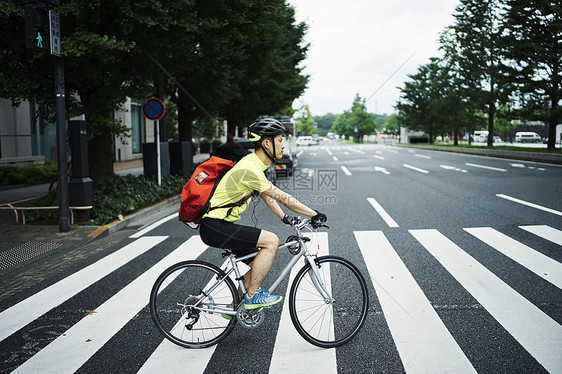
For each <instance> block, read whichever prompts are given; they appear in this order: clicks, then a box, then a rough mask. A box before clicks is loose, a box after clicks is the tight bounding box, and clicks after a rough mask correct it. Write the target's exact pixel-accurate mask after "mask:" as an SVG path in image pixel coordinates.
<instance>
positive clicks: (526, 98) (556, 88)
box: [503, 0, 562, 149]
mask: <svg viewBox="0 0 562 374" xmlns="http://www.w3.org/2000/svg"><path fill="white" fill-rule="evenodd" d="M507 5H508V11H507V14H506V17H505V20H504V27H505V29H504V44H505V48H504V50H503V52H504V53H503V55H504V57H505V58H507V59H509V60H510V61H512V62H513V65H514V67H515V74H514V77H515V79H516V83H518V86H519V89H520V95H521V96H520V99H521V101H522V103H523V107H522V108H521V110H520V111H519V114H520V115H522V116H523V117H526V118H528V119H530V120H540V121H543V122H545V123H547V124H548V126H549V127H548V148H550V149H554V147H555V140H556V139H555V135H556V125H558V124H559V123H562V108H561V106H560V101H561V100H562V45H561V42H560V41H561V40H562V3H561V2H560V1H550V0H525V1H522V0H507Z"/></svg>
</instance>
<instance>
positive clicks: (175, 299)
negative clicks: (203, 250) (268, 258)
mask: <svg viewBox="0 0 562 374" xmlns="http://www.w3.org/2000/svg"><path fill="white" fill-rule="evenodd" d="M223 277H225V274H224V272H223V271H222V270H221V269H220V268H218V267H216V266H215V265H213V264H209V263H207V262H202V261H184V262H180V263H178V264H175V265H173V266H171V267H170V268H168V269H167V270H165V271H164V272H163V273H162V274H161V275H160V276H159V277H158V279H157V280H156V282H155V283H154V286H153V287H152V291H151V293H150V314H151V315H152V320H153V321H154V324H155V325H156V327H157V328H158V330H159V331H160V332H161V333H162V334H163V335H164V336H165V337H166V338H167V339H168V340H170V341H171V342H173V343H175V344H178V345H180V346H182V347H186V348H205V347H209V346H212V345H214V344H217V343H218V342H220V341H221V340H223V339H224V338H226V337H227V336H228V334H229V333H230V332H231V331H232V328H233V327H234V325H235V323H236V318H235V316H232V318H231V319H230V320H228V319H225V318H223V317H222V316H221V311H220V310H219V309H217V308H222V309H224V308H230V305H232V304H233V305H234V308H235V309H234V310H236V307H237V306H238V291H237V290H236V287H235V286H234V283H233V282H232V280H231V279H230V278H228V277H226V278H224V279H223V280H222V281H221V282H220V283H219V284H218V286H217V287H216V288H214V289H211V287H212V286H213V285H215V283H216V282H217V281H218V280H219V279H221V278H223ZM201 309H203V310H201Z"/></svg>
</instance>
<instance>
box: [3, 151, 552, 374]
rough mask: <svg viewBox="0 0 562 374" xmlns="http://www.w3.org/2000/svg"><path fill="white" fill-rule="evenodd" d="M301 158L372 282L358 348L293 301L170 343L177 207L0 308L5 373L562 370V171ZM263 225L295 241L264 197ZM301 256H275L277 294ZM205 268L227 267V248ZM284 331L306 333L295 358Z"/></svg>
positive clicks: (333, 237)
mask: <svg viewBox="0 0 562 374" xmlns="http://www.w3.org/2000/svg"><path fill="white" fill-rule="evenodd" d="M301 151H302V152H301V154H300V155H299V165H298V167H299V169H298V171H297V173H295V175H293V176H292V177H290V178H288V179H282V180H281V179H280V180H278V182H277V184H278V186H279V187H280V188H282V189H284V190H287V191H289V192H290V193H292V194H293V195H294V196H296V197H298V198H299V199H300V200H301V201H303V202H305V203H307V204H308V205H309V206H311V207H313V208H314V209H318V210H319V211H322V212H324V213H326V214H327V215H328V225H329V226H330V229H329V230H324V231H325V232H327V235H328V247H329V252H330V253H331V254H335V255H338V256H343V257H346V258H348V259H349V260H351V261H352V262H353V263H355V264H356V265H357V266H358V268H359V269H360V270H361V272H362V273H363V274H364V276H365V278H366V280H367V283H368V286H369V292H370V298H371V303H370V307H369V314H368V317H367V321H366V323H365V325H364V327H363V329H362V330H361V332H360V333H359V334H358V335H357V336H356V337H355V338H354V339H353V340H352V341H351V342H349V343H348V344H346V345H345V346H343V347H340V348H337V349H328V350H326V349H319V348H316V347H314V346H312V345H310V344H308V343H306V342H305V341H304V340H303V339H302V338H301V337H300V336H299V335H298V334H296V332H294V328H293V326H292V325H290V324H285V323H284V322H282V321H281V312H282V309H283V306H277V307H273V308H271V309H268V310H267V311H266V321H265V323H264V324H263V325H262V326H260V327H258V328H256V329H253V330H252V329H244V328H242V327H239V326H237V327H236V328H235V330H234V332H233V333H232V334H231V335H230V336H229V337H228V338H227V339H226V340H225V341H223V342H222V343H220V344H219V345H217V346H215V347H212V348H209V349H205V350H189V349H184V348H181V347H176V346H174V345H173V344H170V343H168V342H167V341H165V340H163V338H162V337H161V336H160V335H159V333H158V332H157V330H156V328H155V327H154V326H153V324H152V321H151V319H150V313H149V311H148V307H147V303H148V293H149V292H150V288H151V286H152V283H153V282H154V280H155V279H156V277H157V275H158V274H159V273H160V272H161V271H162V268H163V267H167V265H166V264H167V262H170V261H175V259H178V261H179V260H181V259H185V258H188V257H190V256H191V255H192V253H190V247H189V246H188V245H183V246H182V244H183V243H185V242H186V241H187V240H188V239H189V238H191V237H192V236H195V235H197V234H198V232H197V231H194V230H190V229H188V228H186V226H184V225H183V224H181V223H179V222H178V221H177V220H176V219H175V217H173V216H171V215H172V214H173V213H174V212H172V211H170V212H168V213H167V214H168V215H169V217H170V219H169V220H167V221H165V222H161V224H159V225H157V226H156V227H154V228H153V229H151V230H150V231H147V230H143V231H141V228H129V231H130V232H129V233H127V234H130V236H129V235H124V234H125V233H123V232H122V233H121V234H120V235H119V236H118V237H116V238H115V240H114V241H113V242H111V243H110V244H109V245H108V246H107V247H105V248H104V249H103V250H101V249H100V251H99V253H96V254H94V255H92V256H91V257H89V258H88V259H87V260H86V261H84V262H81V263H79V264H77V265H75V266H72V267H71V268H69V269H68V270H66V271H65V272H63V273H60V274H57V275H55V276H53V277H51V278H50V279H48V280H46V281H45V282H42V283H40V284H38V285H37V286H35V287H33V288H32V289H30V290H28V291H27V292H24V293H22V294H21V295H18V296H17V297H15V298H12V299H10V300H7V301H4V302H2V303H1V304H0V310H2V312H1V314H0V321H1V324H2V327H0V352H1V353H0V355H1V357H0V368H1V372H11V371H12V370H14V369H17V370H16V372H23V373H35V372H39V371H41V372H56V373H63V372H75V371H77V372H80V373H100V372H107V373H137V372H148V373H151V372H152V373H153V372H158V373H167V372H186V373H198V372H205V373H222V372H226V371H229V372H241V373H244V372H246V373H273V372H284V373H329V372H337V373H381V372H385V373H395V372H396V373H400V372H405V371H406V372H412V373H414V372H420V373H442V372H452V373H465V372H478V373H490V372H494V373H514V372H518V373H531V372H532V373H541V372H551V373H560V372H562V360H561V359H560V357H562V326H561V324H562V265H561V262H562V251H561V246H562V198H561V197H562V192H561V189H560V182H562V168H561V167H558V166H552V165H545V164H536V163H529V162H520V161H512V160H503V159H493V158H483V157H476V156H468V155H458V154H450V153H440V152H433V151H422V150H411V149H408V148H401V147H390V146H383V145H359V146H347V145H344V144H342V143H339V142H328V143H325V144H324V145H322V146H311V147H304V148H301ZM252 213H254V214H252ZM165 217H167V216H166V215H165ZM252 218H254V219H255V220H257V222H258V225H259V226H260V227H263V228H265V229H268V230H270V231H274V232H276V233H277V234H278V235H279V237H280V238H281V240H282V241H284V239H285V237H286V236H288V235H290V234H291V230H290V228H288V227H285V226H282V225H280V222H279V221H278V219H277V218H275V217H273V216H272V214H271V213H270V212H268V211H267V208H266V207H265V205H264V204H263V203H258V204H256V205H255V208H254V206H251V207H250V208H249V210H248V212H246V215H245V217H244V218H243V222H244V223H246V224H253V219H252ZM170 255H171V256H172V258H170V257H169V256H170ZM290 257H291V255H290V254H289V253H278V255H277V258H276V261H275V263H274V265H273V267H272V269H271V271H270V275H268V278H266V281H265V282H264V283H265V285H266V286H267V285H268V284H270V283H271V282H272V280H273V279H274V278H275V277H276V276H277V275H278V274H279V273H280V272H281V270H282V268H283V266H284V263H286V262H287V261H288V260H289V259H290ZM198 258H199V259H202V260H206V261H210V262H213V263H215V264H217V265H220V264H221V263H222V261H223V260H222V258H221V256H220V255H219V252H218V251H217V250H216V249H207V250H205V251H204V252H203V254H201V255H200V256H199V257H198ZM165 265H166V266H165ZM276 291H277V292H278V293H280V294H285V292H286V291H287V281H285V282H283V283H282V285H281V286H280V287H279V288H278V289H277V290H276ZM279 331H283V332H291V331H293V332H294V339H293V340H291V341H290V344H289V345H290V346H291V348H292V349H290V350H289V351H287V350H283V349H282V348H283V347H282V345H283V344H287V342H281V341H280V338H279V337H278V332H279ZM279 336H280V335H279Z"/></svg>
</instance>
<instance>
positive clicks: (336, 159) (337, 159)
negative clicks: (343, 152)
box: [332, 156, 340, 161]
mask: <svg viewBox="0 0 562 374" xmlns="http://www.w3.org/2000/svg"><path fill="white" fill-rule="evenodd" d="M332 158H333V159H334V161H339V160H340V159H339V158H337V157H336V156H333V157H332Z"/></svg>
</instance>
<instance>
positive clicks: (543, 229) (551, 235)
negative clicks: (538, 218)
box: [519, 225, 562, 245]
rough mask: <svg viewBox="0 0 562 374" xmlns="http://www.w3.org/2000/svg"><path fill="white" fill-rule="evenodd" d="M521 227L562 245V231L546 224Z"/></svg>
mask: <svg viewBox="0 0 562 374" xmlns="http://www.w3.org/2000/svg"><path fill="white" fill-rule="evenodd" d="M519 228H520V229H523V230H525V231H528V232H530V233H532V234H535V235H537V236H540V237H541V238H543V239H546V240H550V241H551V242H553V243H556V244H558V245H562V231H560V230H556V229H555V228H552V227H550V226H546V225H532V226H519Z"/></svg>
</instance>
